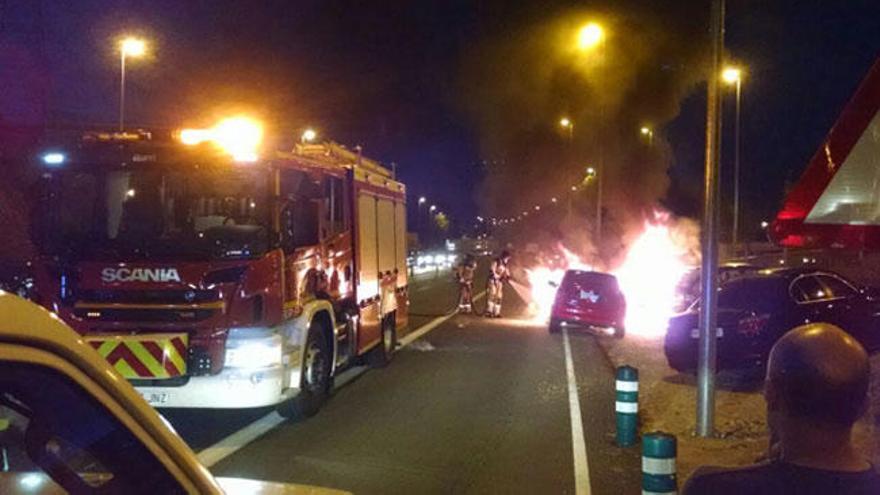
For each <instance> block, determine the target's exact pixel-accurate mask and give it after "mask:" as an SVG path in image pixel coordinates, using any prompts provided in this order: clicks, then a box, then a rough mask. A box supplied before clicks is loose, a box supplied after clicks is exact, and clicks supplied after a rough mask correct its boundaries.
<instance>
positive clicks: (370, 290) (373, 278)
mask: <svg viewBox="0 0 880 495" xmlns="http://www.w3.org/2000/svg"><path fill="white" fill-rule="evenodd" d="M377 234H378V233H377V231H376V198H375V197H374V196H370V195H369V194H364V193H361V194H360V195H359V196H358V261H359V262H360V267H359V270H358V271H359V276H358V290H357V294H358V299H359V301H358V302H361V301H363V300H365V299H371V298H373V297H376V296H377V295H378V294H379V278H378V275H379V253H378V251H377V243H378V242H377Z"/></svg>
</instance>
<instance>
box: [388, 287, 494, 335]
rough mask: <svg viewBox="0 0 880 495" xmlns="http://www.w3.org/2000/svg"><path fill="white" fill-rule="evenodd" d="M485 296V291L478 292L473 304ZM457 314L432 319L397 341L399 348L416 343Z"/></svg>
mask: <svg viewBox="0 0 880 495" xmlns="http://www.w3.org/2000/svg"><path fill="white" fill-rule="evenodd" d="M485 295H486V291H483V292H480V293H479V294H477V295H476V296H474V302H476V301H478V300H480V299H481V298H482V297H483V296H485ZM457 314H458V312H454V313H450V314H448V315H445V316H441V317H439V318H434V319H433V320H431V322H430V323H427V324H425V325H422V326H421V327H419V328H417V329H415V330H413V331H412V332H410V333H408V334H406V336H405V337H403V338H402V339H400V340H399V341H398V342H400V346H401V347H406V346H408V345H409V344H411V343H413V342H414V341H416V340H418V339H419V338H421V337H422V336H424V335H425V334H426V333H428V332H430V331H431V330H433V329H435V328H437V327H439V326H440V325H442V324H444V323H446V322H447V321H448V320H449V319H450V318H452V317H453V316H455V315H457Z"/></svg>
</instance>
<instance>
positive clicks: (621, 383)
mask: <svg viewBox="0 0 880 495" xmlns="http://www.w3.org/2000/svg"><path fill="white" fill-rule="evenodd" d="M615 377H616V380H615V388H616V391H617V392H616V394H615V395H616V397H615V401H614V410H615V412H616V417H617V445H619V446H620V447H630V446H632V445H635V443H636V438H637V437H638V431H637V430H638V423H639V370H637V369H635V368H633V367H632V366H620V367H618V368H617V372H616V373H615Z"/></svg>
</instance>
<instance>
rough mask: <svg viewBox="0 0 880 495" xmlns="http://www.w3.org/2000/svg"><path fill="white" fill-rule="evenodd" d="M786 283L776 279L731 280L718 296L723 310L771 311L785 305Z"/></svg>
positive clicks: (750, 278) (747, 278)
mask: <svg viewBox="0 0 880 495" xmlns="http://www.w3.org/2000/svg"><path fill="white" fill-rule="evenodd" d="M784 289H785V281H784V280H782V279H780V278H776V277H746V278H740V279H737V280H731V281H730V282H728V283H727V284H725V285H724V287H722V289H721V291H720V293H719V295H718V307H719V308H721V309H756V310H771V309H773V308H774V307H778V306H779V305H781V304H783V303H784V298H785V290H784Z"/></svg>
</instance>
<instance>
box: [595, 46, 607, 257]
mask: <svg viewBox="0 0 880 495" xmlns="http://www.w3.org/2000/svg"><path fill="white" fill-rule="evenodd" d="M599 55H600V57H602V58H603V59H604V58H605V56H606V53H605V35H604V34H603V35H602V37H601V40H600V42H599ZM606 128H607V125H606V123H605V102H604V101H603V99H602V98H601V97H600V98H599V163H597V164H596V242H595V243H594V245H595V247H596V249H598V250H599V252H601V248H600V247H601V244H602V182H603V176H604V175H605V138H606V136H605V134H606V130H607V129H606Z"/></svg>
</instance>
